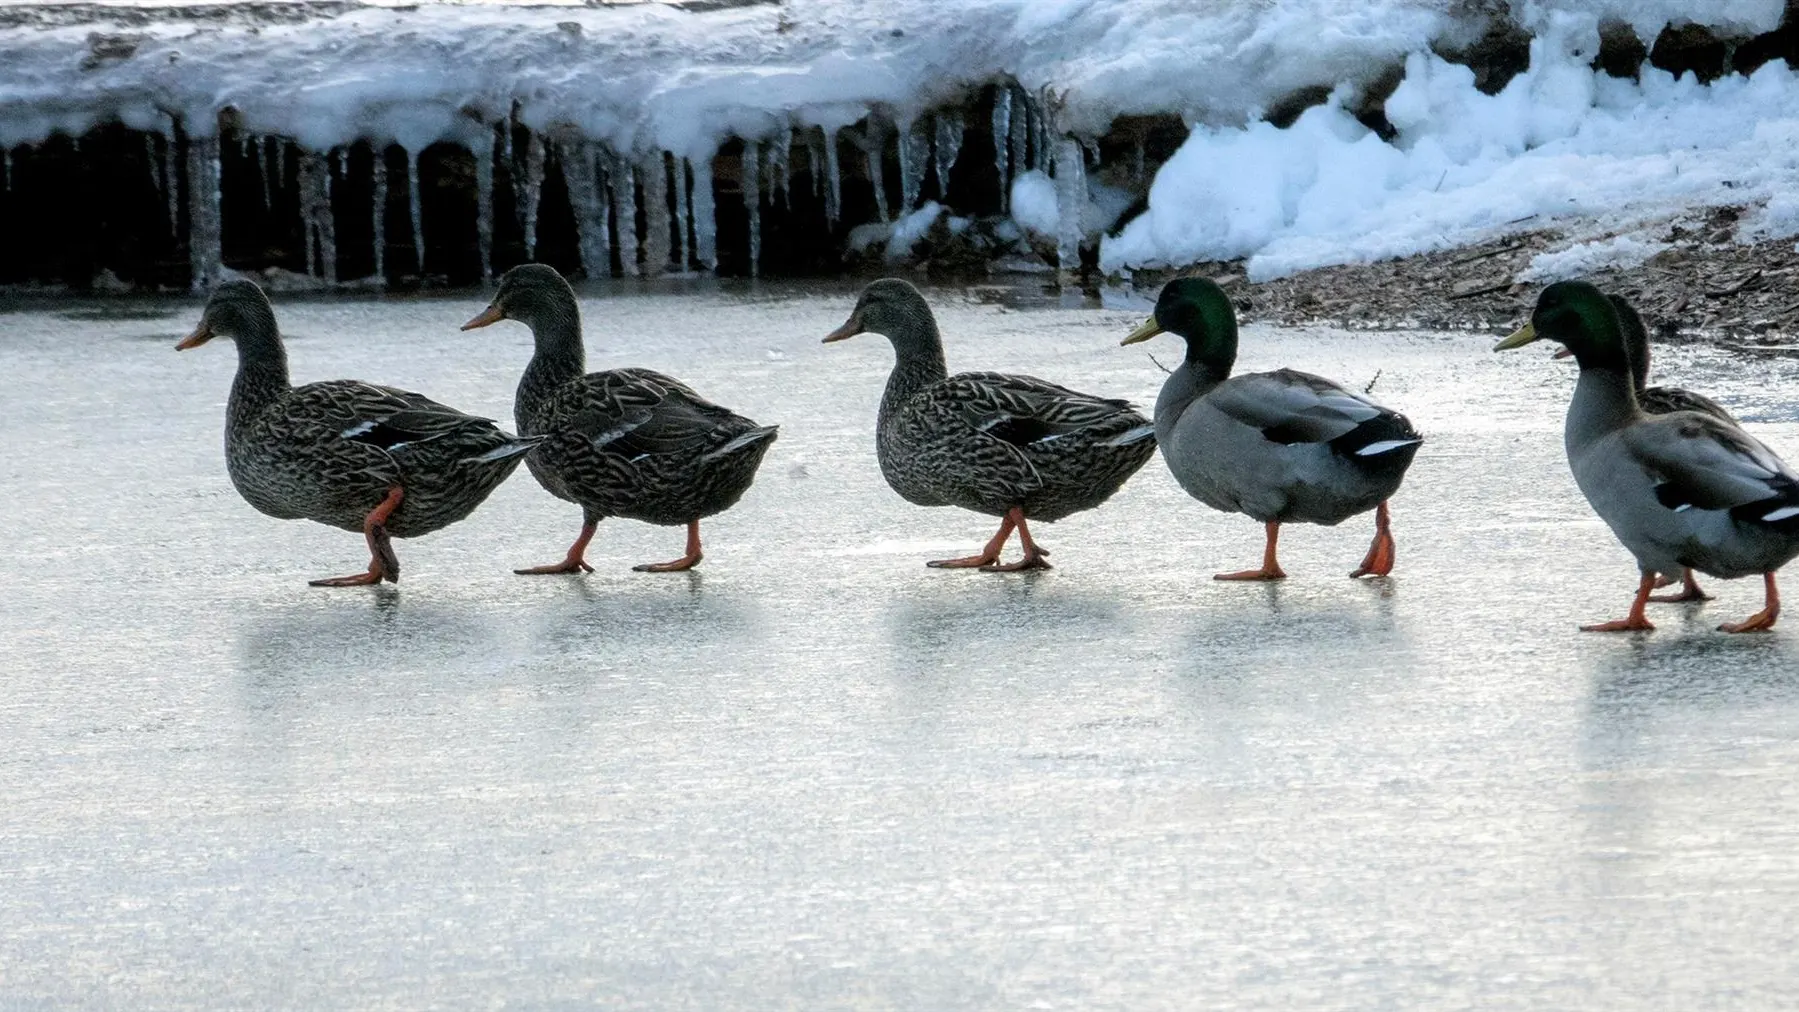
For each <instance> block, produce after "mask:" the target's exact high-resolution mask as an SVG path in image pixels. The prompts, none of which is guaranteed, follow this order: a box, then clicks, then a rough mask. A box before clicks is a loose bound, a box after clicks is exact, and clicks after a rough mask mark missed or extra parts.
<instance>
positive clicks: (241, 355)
mask: <svg viewBox="0 0 1799 1012" xmlns="http://www.w3.org/2000/svg"><path fill="white" fill-rule="evenodd" d="M214 337H229V338H232V339H234V341H235V342H236V344H237V355H238V365H237V379H236V381H235V382H234V383H233V384H232V387H231V400H230V403H229V404H228V406H227V407H226V413H225V466H226V469H227V471H228V472H229V473H230V475H231V483H232V484H233V485H234V486H236V487H237V491H238V493H239V494H241V495H242V496H243V497H244V500H245V501H246V502H248V503H249V504H250V505H251V506H254V507H255V508H256V509H258V510H260V511H261V512H263V513H266V514H268V515H269V516H272V517H279V518H281V519H283V520H300V519H304V520H315V521H317V522H319V523H322V524H327V525H329V526H332V527H339V528H342V529H344V530H347V531H361V532H363V533H364V535H365V536H366V537H367V539H368V543H369V551H370V554H371V556H372V559H371V561H370V563H369V569H368V572H367V573H361V574H357V575H355V576H350V577H341V578H335V579H330V580H315V581H313V583H314V584H315V585H320V586H349V585H356V584H365V583H378V582H380V581H381V580H387V581H389V582H396V583H397V582H398V581H399V578H400V565H399V560H398V559H397V558H396V557H395V556H394V553H393V547H392V546H391V544H389V542H388V539H389V537H390V536H391V537H397V538H409V537H417V536H419V535H421V534H429V533H431V532H432V531H436V530H441V529H442V528H444V527H447V526H449V525H450V524H453V523H455V522H456V521H458V520H461V519H462V518H463V517H466V516H468V515H469V513H471V512H473V510H474V509H475V507H476V506H479V505H480V504H481V502H482V501H483V500H485V499H486V498H487V496H488V494H489V493H491V492H492V491H493V490H494V489H496V488H498V487H499V485H500V483H501V482H503V481H505V480H506V478H507V477H508V476H509V475H511V474H512V472H513V470H514V469H515V468H517V467H518V464H519V461H520V459H521V458H523V456H524V455H525V454H526V453H527V452H529V451H530V450H531V448H532V447H533V446H535V445H536V444H537V443H538V440H535V439H530V438H524V439H516V438H514V437H512V436H509V435H507V434H506V433H505V432H502V431H501V430H500V429H499V428H498V427H496V426H495V425H494V424H493V422H492V421H491V420H489V419H486V418H477V417H476V416H474V415H469V414H464V413H463V412H461V411H457V410H456V409H455V408H451V407H447V406H445V405H443V404H439V403H437V402H436V401H434V400H431V399H430V398H429V397H425V396H424V395H422V394H416V393H412V392H411V391H407V390H396V389H394V388H393V387H383V386H376V385H375V384H372V383H364V382H361V381H360V380H328V381H325V382H320V383H308V384H306V385H305V386H300V387H295V386H292V385H291V384H290V383H289V381H288V372H287V353H286V351H285V350H284V349H283V347H282V345H281V335H280V332H279V330H278V329H277V328H276V325H275V311H274V309H273V308H272V307H270V305H269V300H268V298H267V297H266V296H264V295H263V293H262V289H260V288H258V287H256V285H254V284H252V283H251V282H248V281H228V282H226V283H224V284H222V285H220V286H219V287H218V289H217V290H216V291H214V292H213V294H212V298H211V299H210V300H208V302H207V303H206V311H205V315H204V316H203V317H202V318H201V321H200V326H199V327H198V328H196V329H195V331H194V332H193V334H191V335H190V336H189V337H188V338H187V339H186V340H184V341H182V342H181V343H180V344H179V345H177V346H176V347H177V348H179V349H187V348H195V347H198V346H200V345H202V344H205V343H206V342H207V341H209V340H211V339H212V338H214Z"/></svg>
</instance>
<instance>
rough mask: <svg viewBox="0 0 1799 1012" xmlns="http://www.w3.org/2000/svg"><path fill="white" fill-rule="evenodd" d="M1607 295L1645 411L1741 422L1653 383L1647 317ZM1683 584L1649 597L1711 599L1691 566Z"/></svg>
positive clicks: (1687, 393) (1702, 399)
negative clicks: (1694, 413)
mask: <svg viewBox="0 0 1799 1012" xmlns="http://www.w3.org/2000/svg"><path fill="white" fill-rule="evenodd" d="M1607 297H1608V298H1610V299H1611V300H1612V307H1613V308H1614V309H1616V310H1617V311H1618V325H1619V326H1620V327H1621V328H1623V333H1624V351H1625V354H1626V355H1628V356H1629V357H1630V381H1631V382H1630V385H1631V388H1632V389H1634V390H1635V391H1636V392H1637V403H1638V404H1639V405H1641V406H1642V408H1643V413H1644V414H1646V415H1666V414H1671V413H1673V412H1675V411H1697V412H1699V413H1700V414H1702V415H1711V416H1712V417H1713V418H1717V419H1719V420H1721V421H1725V422H1728V423H1730V424H1731V425H1736V424H1737V420H1736V418H1734V417H1732V415H1731V413H1730V412H1728V411H1726V410H1724V408H1723V406H1722V405H1720V404H1719V403H1718V402H1717V401H1714V400H1712V399H1711V398H1710V397H1707V396H1705V395H1704V394H1696V393H1694V392H1693V391H1691V390H1683V389H1681V388H1680V387H1652V386H1649V385H1648V383H1649V328H1648V327H1646V326H1644V325H1643V317H1642V316H1641V314H1639V313H1638V312H1637V310H1636V307H1635V306H1632V305H1631V304H1630V302H1629V300H1627V299H1625V298H1624V297H1623V296H1621V295H1611V296H1607ZM1572 354H1573V353H1572V352H1570V351H1569V350H1568V349H1566V348H1563V349H1562V350H1560V351H1558V352H1556V353H1555V357H1556V358H1567V357H1569V356H1571V355H1572ZM1673 582H1674V578H1673V575H1672V574H1661V575H1658V576H1657V577H1656V581H1655V585H1656V586H1657V587H1666V586H1668V585H1669V584H1671V583H1673ZM1680 583H1681V589H1680V592H1679V593H1676V594H1664V595H1660V596H1655V597H1651V598H1650V599H1649V600H1651V601H1659V602H1667V603H1679V602H1682V601H1709V600H1711V595H1710V594H1707V593H1706V592H1705V591H1703V590H1701V589H1699V581H1698V579H1697V578H1696V577H1694V576H1693V570H1692V569H1691V568H1690V567H1689V568H1687V569H1684V570H1682V571H1681V574H1680Z"/></svg>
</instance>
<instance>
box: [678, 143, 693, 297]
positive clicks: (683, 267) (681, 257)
mask: <svg viewBox="0 0 1799 1012" xmlns="http://www.w3.org/2000/svg"><path fill="white" fill-rule="evenodd" d="M691 228H693V209H692V207H691V206H690V205H689V203H688V200H687V159H685V158H676V159H675V269H676V270H678V271H680V272H681V273H682V274H685V273H687V263H688V260H687V232H688V230H689V229H691Z"/></svg>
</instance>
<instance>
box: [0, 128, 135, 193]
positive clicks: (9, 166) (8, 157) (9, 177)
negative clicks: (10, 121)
mask: <svg viewBox="0 0 1799 1012" xmlns="http://www.w3.org/2000/svg"><path fill="white" fill-rule="evenodd" d="M0 152H4V153H5V157H6V187H5V188H6V189H8V190H10V189H12V149H11V148H5V147H0ZM144 164H145V165H147V166H148V167H149V169H150V186H151V187H152V188H153V189H155V190H156V192H157V193H161V192H162V187H163V184H162V181H161V180H160V179H158V178H157V171H156V170H157V167H158V166H160V165H162V156H161V155H159V154H157V151H156V135H155V134H153V133H148V132H146V133H145V134H144Z"/></svg>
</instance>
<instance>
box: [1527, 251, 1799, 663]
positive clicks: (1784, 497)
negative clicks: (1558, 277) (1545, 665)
mask: <svg viewBox="0 0 1799 1012" xmlns="http://www.w3.org/2000/svg"><path fill="white" fill-rule="evenodd" d="M1544 338H1547V339H1549V340H1551V341H1556V342H1558V343H1560V344H1561V345H1562V346H1564V347H1565V348H1567V349H1568V350H1569V351H1570V352H1572V353H1573V355H1574V358H1575V361H1576V362H1577V363H1578V364H1579V365H1580V379H1579V381H1578V382H1577V383H1576V384H1575V387H1574V399H1573V401H1572V402H1571V403H1570V404H1569V406H1568V420H1567V424H1566V427H1565V428H1564V430H1563V440H1564V442H1565V444H1566V446H1567V452H1568V465H1569V467H1570V469H1572V470H1573V472H1574V481H1575V483H1576V484H1577V485H1579V486H1580V490H1581V493H1582V494H1584V495H1585V496H1586V497H1587V502H1589V503H1591V504H1592V506H1593V510H1594V512H1596V513H1598V514H1599V517H1600V519H1601V520H1604V521H1605V523H1606V526H1608V527H1610V528H1611V529H1612V533H1613V534H1615V535H1617V537H1618V540H1619V541H1621V542H1623V544H1624V547H1625V548H1627V549H1629V551H1630V553H1631V554H1632V555H1633V556H1635V557H1636V560H1637V568H1638V570H1639V571H1640V573H1641V579H1640V580H1639V582H1638V585H1637V596H1636V599H1635V600H1634V601H1633V602H1632V604H1631V608H1630V613H1629V615H1628V616H1627V617H1625V618H1623V619H1619V620H1616V621H1612V622H1602V623H1599V624H1597V625H1589V626H1582V628H1583V629H1585V630H1587V631H1590V632H1622V631H1627V630H1638V629H1653V628H1655V626H1654V625H1652V624H1651V623H1650V622H1649V620H1648V619H1647V618H1646V617H1645V616H1644V614H1643V610H1644V605H1645V604H1646V603H1647V602H1648V601H1649V598H1650V592H1651V591H1653V590H1654V589H1655V583H1656V579H1655V577H1656V574H1657V573H1658V572H1659V573H1675V572H1679V571H1681V570H1682V569H1684V568H1688V567H1690V568H1693V569H1697V570H1699V571H1700V572H1702V573H1709V574H1711V575H1712V576H1716V577H1720V578H1722V579H1735V578H1737V577H1741V576H1750V575H1754V574H1757V573H1759V574H1761V576H1762V581H1763V586H1764V590H1765V594H1766V597H1765V601H1764V605H1763V607H1762V609H1761V610H1760V611H1758V612H1756V613H1755V614H1753V615H1751V616H1749V617H1748V618H1747V619H1745V620H1744V621H1742V622H1727V623H1725V624H1724V625H1721V626H1719V627H1718V628H1719V629H1721V630H1723V631H1724V632H1751V631H1760V630H1765V629H1771V628H1773V627H1774V622H1775V619H1777V618H1778V617H1779V615H1780V592H1779V589H1778V588H1777V587H1776V585H1775V579H1774V574H1775V573H1776V571H1778V570H1779V569H1780V567H1781V566H1784V565H1786V563H1787V562H1788V561H1790V560H1791V559H1792V558H1793V557H1794V556H1795V555H1799V476H1795V475H1794V473H1793V471H1792V470H1791V469H1790V468H1788V467H1787V465H1786V463H1785V462H1783V461H1782V460H1781V459H1780V458H1779V457H1778V456H1776V455H1775V454H1774V452H1773V451H1772V450H1769V449H1768V448H1767V447H1766V446H1763V445H1762V443H1761V442H1760V441H1759V440H1757V439H1756V438H1755V437H1754V436H1751V435H1749V434H1748V433H1747V432H1745V431H1743V429H1741V428H1740V427H1738V426H1737V425H1735V424H1733V423H1731V422H1728V421H1725V420H1724V419H1722V418H1719V417H1717V416H1715V415H1712V414H1708V413H1705V412H1701V411H1692V410H1677V411H1672V412H1669V413H1667V414H1661V415H1651V414H1648V413H1647V412H1645V411H1644V410H1643V406H1642V404H1641V402H1640V401H1639V400H1638V398H1637V394H1636V387H1635V381H1634V378H1633V363H1632V360H1631V356H1630V351H1629V346H1628V343H1627V340H1626V335H1625V328H1624V326H1623V325H1622V323H1621V321H1620V319H1619V313H1618V309H1617V306H1616V305H1614V304H1613V302H1612V300H1610V299H1608V298H1606V296H1605V295H1604V294H1603V293H1601V292H1600V291H1599V289H1597V288H1594V287H1593V286H1592V285H1590V284H1587V283H1585V282H1581V281H1562V282H1557V283H1556V284H1553V285H1550V286H1549V287H1547V288H1545V289H1543V291H1542V293H1541V294H1540V295H1538V297H1537V305H1536V308H1535V309H1534V310H1533V311H1532V312H1531V317H1530V322H1529V323H1527V324H1525V325H1524V327H1523V328H1521V329H1520V330H1519V331H1518V332H1517V333H1515V334H1513V335H1511V336H1510V337H1508V338H1506V339H1505V340H1503V341H1501V342H1499V344H1498V345H1497V346H1496V349H1495V350H1499V351H1504V350H1506V349H1510V348H1521V347H1523V346H1525V345H1527V344H1530V343H1531V342H1533V341H1537V340H1541V339H1544ZM1646 364H1647V363H1646V360H1645V365H1646Z"/></svg>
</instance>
